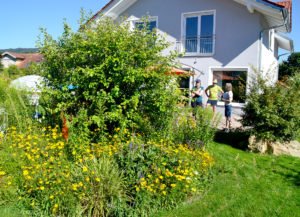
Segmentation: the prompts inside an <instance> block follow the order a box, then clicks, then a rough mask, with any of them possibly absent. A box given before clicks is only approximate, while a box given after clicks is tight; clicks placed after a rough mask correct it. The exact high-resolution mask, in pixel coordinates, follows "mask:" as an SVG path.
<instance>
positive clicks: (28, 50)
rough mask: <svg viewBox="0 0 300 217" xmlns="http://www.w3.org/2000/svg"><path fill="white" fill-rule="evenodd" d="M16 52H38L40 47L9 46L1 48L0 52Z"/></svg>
mask: <svg viewBox="0 0 300 217" xmlns="http://www.w3.org/2000/svg"><path fill="white" fill-rule="evenodd" d="M6 51H8V52H15V53H37V52H38V51H39V49H38V48H8V49H0V54H1V53H3V52H6Z"/></svg>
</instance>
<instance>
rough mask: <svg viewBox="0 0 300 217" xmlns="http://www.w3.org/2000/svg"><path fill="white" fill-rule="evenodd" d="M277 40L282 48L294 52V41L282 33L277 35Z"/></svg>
mask: <svg viewBox="0 0 300 217" xmlns="http://www.w3.org/2000/svg"><path fill="white" fill-rule="evenodd" d="M275 40H276V41H277V43H278V46H279V47H280V48H282V49H284V50H287V51H290V52H294V42H293V40H292V39H290V38H288V37H287V36H285V35H282V34H280V33H275Z"/></svg>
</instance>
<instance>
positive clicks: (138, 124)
mask: <svg viewBox="0 0 300 217" xmlns="http://www.w3.org/2000/svg"><path fill="white" fill-rule="evenodd" d="M64 30H65V31H64V33H63V35H62V37H61V38H60V39H59V40H58V41H55V40H54V39H52V37H51V36H49V35H48V34H47V33H46V32H43V33H44V38H43V41H41V42H40V43H41V48H40V51H41V53H42V54H43V55H44V57H45V61H44V62H43V63H42V64H41V65H40V66H41V68H42V69H41V70H40V71H43V72H44V73H45V74H44V75H45V77H47V78H48V79H49V85H50V86H52V87H53V88H52V89H51V90H49V91H48V94H49V95H50V97H48V100H46V101H45V103H47V104H46V105H45V106H46V107H48V108H49V109H48V110H51V111H53V113H57V114H60V113H61V112H63V113H64V114H65V115H67V116H71V117H72V118H76V117H77V116H78V115H80V113H85V114H86V116H87V119H86V120H85V123H86V126H87V127H88V129H89V130H90V132H91V134H92V135H89V136H90V137H91V140H92V141H94V142H96V141H101V140H102V139H103V138H105V137H106V136H105V135H107V133H109V134H111V133H112V132H113V130H114V129H115V128H118V127H120V128H131V129H135V130H136V131H140V132H142V131H143V132H145V133H146V134H149V133H151V131H155V130H161V129H164V128H165V127H166V126H169V125H168V123H169V121H170V120H171V117H173V110H174V109H175V105H176V102H177V95H176V94H175V91H174V90H175V89H176V86H177V85H175V84H176V82H171V80H172V77H171V76H166V72H167V71H168V70H170V65H171V64H170V63H171V62H172V61H173V60H174V56H172V55H171V56H163V55H162V51H163V50H164V49H165V48H166V47H167V46H168V44H167V43H165V42H164V40H162V38H161V37H160V36H159V35H158V34H151V33H149V32H147V30H136V31H131V30H130V28H129V26H128V25H125V24H124V25H119V24H116V23H114V22H113V21H111V20H102V21H100V22H98V23H97V24H95V25H93V28H92V29H90V28H83V29H81V30H80V31H79V32H76V33H74V32H72V31H71V30H70V28H69V26H68V25H65V28H64ZM70 85H72V86H73V90H70ZM46 97H47V96H46ZM59 116H60V115H57V116H56V117H59ZM71 124H72V123H71ZM73 127H74V128H76V127H77V125H76V124H74V125H73ZM95 129H100V130H99V131H98V133H97V134H94V133H93V132H94V130H95Z"/></svg>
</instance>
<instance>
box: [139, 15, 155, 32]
mask: <svg viewBox="0 0 300 217" xmlns="http://www.w3.org/2000/svg"><path fill="white" fill-rule="evenodd" d="M134 27H135V28H136V29H139V30H142V29H145V28H146V29H147V30H149V32H152V31H153V29H155V28H157V18H156V17H150V18H148V20H136V21H134Z"/></svg>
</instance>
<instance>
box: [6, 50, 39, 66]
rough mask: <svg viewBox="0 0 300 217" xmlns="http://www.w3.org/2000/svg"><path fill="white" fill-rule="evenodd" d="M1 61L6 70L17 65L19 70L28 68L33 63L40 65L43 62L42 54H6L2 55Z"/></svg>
mask: <svg viewBox="0 0 300 217" xmlns="http://www.w3.org/2000/svg"><path fill="white" fill-rule="evenodd" d="M0 60H1V63H2V65H3V66H4V68H8V67H9V66H12V65H15V66H17V67H18V68H26V67H28V66H29V65H30V64H31V63H39V62H41V61H42V60H43V56H42V54H40V53H15V52H4V53H2V54H0Z"/></svg>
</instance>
